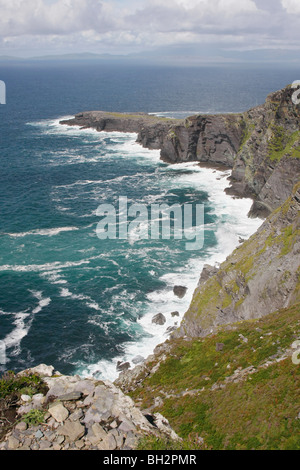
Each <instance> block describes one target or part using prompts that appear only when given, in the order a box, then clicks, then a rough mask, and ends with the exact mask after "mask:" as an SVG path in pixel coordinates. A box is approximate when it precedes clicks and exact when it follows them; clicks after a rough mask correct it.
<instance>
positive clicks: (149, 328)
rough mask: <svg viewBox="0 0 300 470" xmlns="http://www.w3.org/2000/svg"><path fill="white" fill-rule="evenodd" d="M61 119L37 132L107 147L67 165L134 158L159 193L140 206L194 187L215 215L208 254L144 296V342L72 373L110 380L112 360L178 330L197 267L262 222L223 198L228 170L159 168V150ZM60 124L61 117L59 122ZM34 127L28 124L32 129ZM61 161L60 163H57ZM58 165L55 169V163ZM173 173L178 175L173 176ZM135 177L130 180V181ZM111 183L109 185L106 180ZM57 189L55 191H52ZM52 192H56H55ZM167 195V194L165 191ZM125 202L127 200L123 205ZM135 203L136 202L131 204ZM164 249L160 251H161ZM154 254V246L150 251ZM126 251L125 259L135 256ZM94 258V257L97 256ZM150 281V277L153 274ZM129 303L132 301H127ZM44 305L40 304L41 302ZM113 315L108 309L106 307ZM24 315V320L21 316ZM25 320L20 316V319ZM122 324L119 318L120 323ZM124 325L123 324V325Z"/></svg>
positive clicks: (240, 202) (145, 349) (56, 266)
mask: <svg viewBox="0 0 300 470" xmlns="http://www.w3.org/2000/svg"><path fill="white" fill-rule="evenodd" d="M62 119H63V118H60V119H57V120H46V121H42V122H39V123H35V125H37V126H40V127H43V128H44V132H45V133H53V134H64V135H70V136H78V137H79V136H80V138H81V139H82V138H84V139H85V138H87V139H88V142H94V143H95V144H97V142H99V143H101V142H103V141H104V140H105V139H106V140H105V142H104V143H105V145H106V147H107V152H108V153H107V155H106V154H104V155H103V151H102V153H101V152H99V154H96V156H95V155H94V156H92V157H91V158H87V157H85V156H81V155H71V156H70V155H69V156H68V155H66V156H65V157H66V160H67V163H80V162H85V161H89V162H90V161H100V160H101V159H102V158H109V159H110V160H111V159H117V160H120V159H125V160H128V159H136V160H137V161H138V162H141V163H142V164H143V165H151V166H152V167H153V166H154V167H157V172H158V180H159V181H160V182H161V186H160V187H161V192H160V195H153V196H151V195H150V196H145V200H144V201H143V202H145V203H148V204H150V203H152V202H156V200H157V199H161V198H162V197H163V194H164V191H166V187H167V189H168V191H170V190H172V189H180V188H182V189H184V188H188V190H189V189H190V188H194V189H197V190H200V191H201V190H202V191H204V192H206V193H207V194H208V199H209V204H210V207H212V210H213V213H214V215H215V216H216V222H215V223H214V222H213V223H211V224H210V226H209V227H207V229H208V230H213V231H214V233H215V236H216V238H217V242H218V243H217V246H215V247H213V248H211V249H210V250H209V251H206V252H205V254H204V253H201V251H199V252H197V251H196V252H194V255H193V256H192V257H191V258H190V261H189V263H188V265H187V266H185V267H184V268H181V269H177V270H176V271H174V272H166V273H165V274H164V275H163V276H162V277H161V279H160V280H161V281H162V282H164V283H165V284H166V288H164V289H161V290H159V291H156V292H152V293H150V294H149V295H148V298H147V300H148V304H147V305H144V306H143V311H141V312H140V313H141V314H142V316H141V318H140V320H138V322H137V323H136V326H137V327H140V328H141V329H142V330H143V331H144V332H145V337H143V339H142V340H140V341H135V342H129V343H127V344H125V345H123V347H124V354H122V355H120V356H119V357H115V358H113V359H112V360H111V361H107V360H100V361H99V362H97V363H95V364H88V365H87V364H78V371H77V372H78V373H79V374H80V375H82V376H89V375H94V376H96V377H99V378H104V379H108V380H115V378H116V377H117V376H118V372H117V370H116V365H117V362H118V361H121V362H124V361H125V362H127V361H128V362H130V363H132V361H133V359H134V358H135V357H136V356H142V357H144V358H146V357H147V356H148V355H149V354H151V353H152V352H153V350H154V348H155V347H156V346H157V345H158V344H160V343H162V342H164V341H165V340H166V339H167V337H168V333H167V329H168V328H170V327H174V326H179V324H180V321H181V319H182V318H183V315H184V313H185V312H186V310H187V309H188V307H189V304H190V302H191V299H192V296H193V292H194V290H195V288H196V286H197V283H198V280H199V276H200V274H201V271H202V268H203V265H204V264H205V263H208V264H212V265H217V264H218V263H221V262H222V261H224V260H225V258H226V257H227V256H228V255H229V254H230V253H231V252H232V251H233V249H234V248H236V246H238V244H239V239H240V238H248V237H249V236H250V235H252V234H253V233H254V232H255V231H256V230H257V228H258V227H259V226H260V225H261V223H262V221H261V220H259V219H249V218H248V217H247V213H248V211H249V209H250V207H251V204H252V201H251V200H249V199H237V198H234V197H231V196H229V195H226V193H225V192H224V190H225V188H227V187H228V186H229V182H228V177H229V176H230V173H231V172H230V170H226V171H220V170H214V169H209V168H202V167H200V166H199V164H197V163H195V162H187V163H178V164H174V165H169V166H168V165H166V164H163V163H162V162H161V160H160V151H159V150H148V149H145V148H143V147H141V146H140V145H139V144H138V143H137V142H136V134H124V133H119V132H113V133H107V132H97V131H96V130H94V129H81V128H80V127H79V126H72V127H70V126H67V125H65V126H62V125H60V124H59V121H60V120H62ZM65 119H66V118H65ZM32 125H34V124H32ZM60 160H63V159H60ZM158 163H160V164H161V166H160V168H163V172H160V171H159V169H158ZM58 164H61V163H59V162H58ZM177 172H178V174H176V173H177ZM130 177H131V176H126V175H125V176H120V177H117V178H115V182H116V183H120V182H122V181H123V179H125V178H130ZM133 177H135V176H133ZM112 182H113V181H112ZM97 183H98V181H92V180H79V181H77V182H75V183H73V184H71V185H68V187H70V186H74V187H76V186H77V187H80V186H85V185H87V184H88V185H89V184H91V185H93V184H94V185H96V184H97ZM57 188H58V187H57ZM57 188H56V189H57ZM169 194H170V192H169ZM97 197H98V194H97V190H96V189H95V198H97ZM130 201H131V199H130V198H128V202H130ZM133 202H136V201H133ZM136 238H137V237H135V236H134V234H132V238H131V243H132V249H133V248H134V247H135V241H136ZM162 249H164V247H162ZM148 250H152V248H151V247H147V248H146V249H142V251H143V253H140V254H141V255H143V256H147V251H148ZM155 250H156V251H158V249H157V247H156V248H155ZM137 251H138V250H136V253H135V252H134V250H133V251H131V255H133V256H134V255H135V254H136V255H137V254H138V253H137ZM102 256H103V255H99V256H98V257H99V258H100V257H102ZM98 257H97V256H95V257H93V258H89V259H86V260H81V261H78V262H66V263H59V262H55V263H48V264H45V265H41V266H39V265H31V266H30V265H29V266H7V265H6V266H0V271H5V270H13V271H20V272H26V271H38V272H39V273H43V272H44V273H47V275H48V276H49V273H51V272H55V273H57V272H58V271H59V270H60V269H64V268H67V267H73V266H81V265H84V264H89V262H90V260H92V259H97V258H98ZM122 275H123V274H122V269H121V268H120V276H122ZM153 275H154V276H155V272H154V273H153ZM52 281H53V282H57V283H59V282H60V281H62V280H61V279H59V278H57V279H55V278H52ZM175 285H183V286H185V287H187V293H186V295H185V296H184V298H183V299H179V298H178V297H176V296H175V295H174V292H173V287H174V286H175ZM60 295H61V296H62V297H64V298H71V299H74V300H80V301H83V302H85V303H86V305H88V306H89V307H90V308H92V309H94V310H96V311H100V310H101V308H100V306H99V305H98V304H97V302H95V301H94V300H93V299H91V298H90V297H89V296H86V295H84V294H74V293H72V292H71V291H70V290H69V289H68V288H67V287H66V286H65V287H61V289H60ZM117 300H118V302H119V303H121V304H122V302H124V308H125V306H126V305H127V306H128V298H127V304H126V297H124V300H122V296H121V295H119V296H118V299H117ZM40 302H42V300H40V301H39V304H38V306H37V307H36V308H35V309H34V310H35V311H37V310H38V309H39V308H41V307H42V305H41V303H40ZM131 302H134V301H133V300H131ZM45 303H46V300H45ZM171 312H179V317H177V316H175V317H172V315H171ZM112 313H113V306H112ZM157 313H162V314H164V315H165V317H166V323H165V324H164V325H163V326H160V325H156V324H154V323H152V319H153V316H154V315H155V314H157ZM24 315H27V314H26V313H25V314H24ZM26 318H27V317H25V319H26ZM22 321H24V318H23V319H22V316H21V317H20V322H19V323H20V333H21V332H22V331H23V330H22ZM124 321H125V319H124ZM89 322H90V323H93V324H95V325H96V324H97V325H98V326H99V327H101V328H102V329H103V330H104V331H106V332H108V331H109V329H108V323H105V324H104V322H102V321H101V318H94V317H93V318H90V319H89ZM128 322H129V320H128V321H127V323H128ZM128 327H129V328H130V327H134V325H133V324H130V323H128V324H126V325H125V323H124V328H126V330H128Z"/></svg>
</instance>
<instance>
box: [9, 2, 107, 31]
mask: <svg viewBox="0 0 300 470" xmlns="http://www.w3.org/2000/svg"><path fill="white" fill-rule="evenodd" d="M0 11H1V18H0V25H1V29H0V31H1V35H2V36H8V37H11V36H22V35H24V34H30V35H34V34H37V35H51V34H61V35H64V34H68V33H73V32H76V31H85V30H89V29H91V30H95V31H97V30H98V31H103V32H105V31H108V30H111V29H113V28H114V27H115V21H114V15H112V14H111V9H110V8H109V3H106V4H103V3H102V2H101V1H100V0H52V1H49V0H48V1H46V0H44V1H43V0H10V1H9V2H7V0H0Z"/></svg>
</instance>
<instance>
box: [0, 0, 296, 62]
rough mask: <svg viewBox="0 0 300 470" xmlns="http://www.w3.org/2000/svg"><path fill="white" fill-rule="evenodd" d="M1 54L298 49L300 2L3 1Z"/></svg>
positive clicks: (199, 0) (245, 0) (230, 0)
mask: <svg viewBox="0 0 300 470" xmlns="http://www.w3.org/2000/svg"><path fill="white" fill-rule="evenodd" d="M0 11H1V16H0V54H8V53H10V54H13V53H14V51H15V53H16V52H17V51H20V52H21V53H22V54H23V55H24V54H27V55H30V54H31V55H36V54H42V53H52V52H53V53H58V52H59V51H61V52H62V53H64V52H82V51H90V52H100V53H101V52H110V53H123V54H124V53H131V52H137V51H142V50H144V49H145V50H150V49H151V48H155V47H166V46H168V47H171V46H172V47H177V46H183V47H186V46H187V45H191V48H192V46H195V45H197V46H198V47H199V48H201V47H202V48H203V47H208V46H209V45H211V46H215V47H216V48H218V50H220V49H223V50H229V49H235V50H251V49H252V50H254V49H260V48H269V49H274V48H278V49H280V48H281V49H282V48H287V49H295V48H298V49H299V48H300V31H299V26H298V22H299V17H298V16H297V15H299V14H300V1H299V0H164V1H163V2H162V1H161V0H10V1H9V2H8V1H7V0H0Z"/></svg>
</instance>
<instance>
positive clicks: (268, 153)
mask: <svg viewBox="0 0 300 470" xmlns="http://www.w3.org/2000/svg"><path fill="white" fill-rule="evenodd" d="M292 92H293V90H292V89H291V88H290V87H287V88H285V89H283V90H280V91H277V92H275V93H271V94H270V95H269V96H268V97H267V100H266V103H265V104H264V105H263V106H258V107H256V108H253V109H251V110H250V111H248V112H247V113H244V114H243V116H242V120H243V127H244V131H243V140H242V143H241V146H240V149H239V152H238V154H237V156H236V160H235V163H234V165H233V171H232V176H231V182H232V188H231V190H230V192H232V193H234V194H239V195H243V196H244V195H246V194H249V195H250V196H251V197H253V198H254V199H255V202H254V205H253V208H252V211H251V213H252V214H253V215H255V214H259V215H262V216H267V215H269V214H270V212H272V210H274V209H276V208H277V207H279V206H280V205H281V204H282V203H283V202H284V201H285V200H286V199H287V197H288V196H289V195H290V193H291V191H292V189H293V186H294V185H295V184H296V183H297V181H299V175H300V132H299V130H300V112H299V110H300V107H299V106H295V105H294V104H293V102H292Z"/></svg>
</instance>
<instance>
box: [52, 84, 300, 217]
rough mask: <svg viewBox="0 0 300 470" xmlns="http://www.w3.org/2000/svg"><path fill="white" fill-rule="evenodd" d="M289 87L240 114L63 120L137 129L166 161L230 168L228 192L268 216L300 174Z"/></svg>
mask: <svg viewBox="0 0 300 470" xmlns="http://www.w3.org/2000/svg"><path fill="white" fill-rule="evenodd" d="M292 92H293V90H292V89H291V87H290V86H287V87H286V88H284V89H282V90H279V91H276V92H274V93H271V94H270V95H269V96H268V97H267V99H266V102H265V103H264V104H262V105H260V106H257V107H255V108H252V109H250V110H249V111H247V112H244V113H240V114H219V115H195V116H190V117H188V118H187V119H185V120H176V119H165V118H159V117H156V116H152V115H148V114H142V113H133V114H122V113H107V112H102V111H91V112H84V113H80V114H77V115H76V116H75V117H74V119H71V120H67V121H61V124H65V125H77V126H80V127H82V128H88V127H91V128H94V129H96V130H98V131H103V130H104V131H108V132H110V131H120V132H133V133H137V142H139V143H140V144H141V145H143V146H144V147H147V148H150V149H160V150H161V158H162V160H164V161H166V162H168V163H178V162H185V161H198V162H199V163H205V164H208V165H222V166H226V167H228V168H232V175H231V178H230V182H231V186H230V187H229V188H228V190H227V191H228V192H229V193H231V194H234V195H237V196H239V197H251V198H253V200H254V204H253V206H252V209H251V211H250V215H252V216H260V217H262V218H265V217H266V216H268V215H269V214H270V213H271V212H272V211H273V210H274V209H276V208H278V207H279V206H280V205H281V204H282V203H283V202H284V201H285V200H286V198H287V197H288V196H289V195H290V193H291V191H292V188H293V186H294V185H295V184H296V183H297V181H298V179H299V174H300V132H299V125H300V113H299V106H295V105H294V104H293V102H292Z"/></svg>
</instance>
